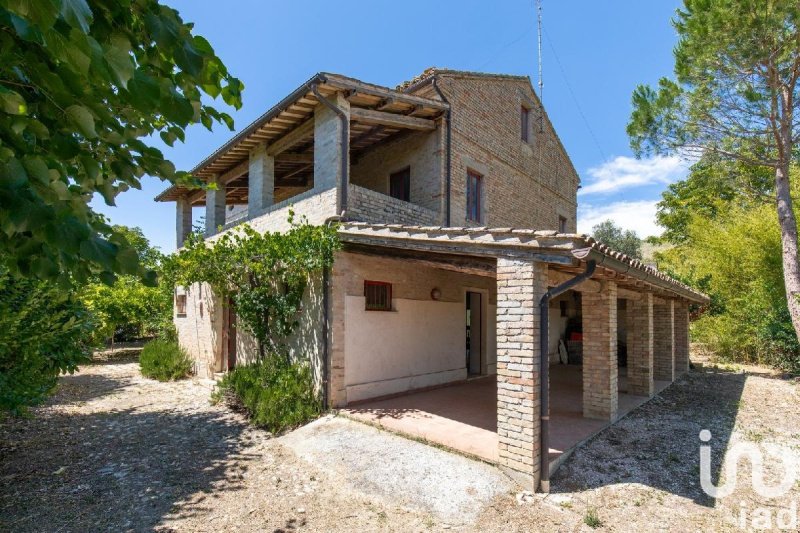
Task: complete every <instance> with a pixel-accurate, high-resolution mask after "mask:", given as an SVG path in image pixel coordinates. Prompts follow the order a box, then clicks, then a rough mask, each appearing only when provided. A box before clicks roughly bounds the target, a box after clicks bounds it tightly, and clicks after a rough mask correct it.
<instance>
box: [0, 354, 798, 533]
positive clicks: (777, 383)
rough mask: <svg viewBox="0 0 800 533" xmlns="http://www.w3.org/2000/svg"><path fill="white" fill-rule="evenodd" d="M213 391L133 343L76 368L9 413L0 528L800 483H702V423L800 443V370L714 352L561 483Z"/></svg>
mask: <svg viewBox="0 0 800 533" xmlns="http://www.w3.org/2000/svg"><path fill="white" fill-rule="evenodd" d="M209 394H210V386H209V385H208V383H205V382H202V381H198V380H186V381H182V382H177V383H166V384H164V383H158V382H154V381H150V380H147V379H144V378H142V377H141V376H140V374H139V372H138V367H137V365H136V363H135V362H133V361H125V360H122V361H119V360H114V359H110V360H109V361H107V362H105V363H101V364H94V365H90V366H87V367H84V368H82V369H81V371H80V373H78V374H76V375H74V376H65V377H63V378H62V379H61V381H60V386H59V389H58V391H57V393H56V395H55V396H54V397H53V398H52V399H51V400H50V401H49V402H48V404H47V405H45V406H42V407H40V408H37V409H35V410H34V411H33V416H32V417H30V418H26V419H11V420H5V421H2V422H0V531H15V532H17V531H20V532H25V531H76V532H77V531H80V532H85V531H153V530H155V531H234V530H235V531H237V532H244V531H296V530H297V531H350V530H356V531H376V530H380V531H428V530H436V531H438V530H462V531H591V528H590V527H589V526H588V525H586V524H585V523H584V519H585V518H586V517H587V515H589V514H592V513H594V514H596V515H597V518H598V520H599V523H600V525H599V526H598V527H599V528H600V529H602V530H608V531H630V530H636V529H639V530H642V531H659V530H663V531H666V530H670V531H696V530H737V527H738V526H737V522H736V521H737V520H738V519H739V517H740V513H741V510H742V509H745V510H746V511H748V512H750V511H752V510H753V509H754V508H755V507H757V506H764V505H768V506H769V508H770V509H772V510H773V511H777V510H779V509H782V508H785V507H787V506H789V505H790V504H791V502H793V501H797V500H798V497H799V496H800V489H799V488H798V486H795V488H794V490H792V491H791V492H790V493H789V494H788V495H786V496H784V497H782V498H781V499H778V500H772V501H764V500H763V499H761V498H760V497H758V496H756V495H755V494H753V493H752V490H750V488H749V484H747V483H744V482H743V480H745V479H747V476H745V475H740V483H739V489H738V490H737V492H736V493H734V494H733V495H732V496H729V497H728V498H725V499H722V500H719V501H716V502H715V501H712V500H710V499H708V498H707V497H706V496H705V495H704V494H703V493H702V491H700V490H699V484H698V464H699V461H698V445H699V444H700V442H699V440H698V433H699V431H700V429H709V430H711V432H712V434H713V439H712V441H711V444H712V449H713V451H714V454H713V455H714V457H715V458H716V466H717V467H718V465H719V457H720V456H721V453H720V452H721V451H722V450H723V449H724V448H725V446H726V445H727V444H729V443H733V442H739V441H748V442H753V443H757V444H759V445H763V444H779V445H783V446H789V447H791V448H793V449H795V450H797V449H799V448H800V429H798V428H800V404H799V403H798V401H797V400H798V397H797V396H798V388H797V383H796V382H794V381H791V380H787V379H782V378H780V377H779V376H776V375H774V374H772V373H769V372H767V371H764V370H763V369H758V368H746V369H741V368H733V369H732V368H726V369H719V368H713V367H708V366H706V367H701V368H698V369H697V370H696V371H694V372H692V373H691V374H690V375H688V376H687V377H684V378H682V379H681V380H679V381H678V382H677V383H676V384H675V385H674V386H672V387H670V388H669V389H667V390H666V391H665V392H663V393H662V394H661V395H660V396H659V397H657V398H656V399H654V400H653V401H651V402H649V403H648V404H646V405H645V406H643V407H642V408H640V409H638V410H637V411H635V412H634V413H632V414H631V415H629V416H628V417H626V418H625V419H623V420H622V421H620V422H619V423H617V424H615V425H614V426H612V427H611V428H609V429H608V430H606V431H604V432H603V433H601V434H600V435H598V436H597V437H596V438H595V439H593V440H592V441H590V442H589V443H587V444H586V445H585V446H584V447H583V448H581V449H580V450H578V451H577V452H576V453H575V454H574V455H573V456H572V457H571V458H570V459H569V460H568V461H567V462H566V463H565V465H564V466H563V467H562V468H561V469H560V470H559V471H558V472H557V473H556V475H555V476H554V479H553V481H552V494H550V495H548V496H542V495H533V496H529V495H523V494H522V493H521V492H520V489H519V488H517V487H514V486H513V484H511V483H510V482H509V481H507V480H505V479H504V478H503V477H502V476H501V475H500V474H499V473H498V472H497V471H496V470H495V469H493V468H492V467H489V466H487V465H484V464H481V463H477V462H473V461H471V460H468V459H464V458H462V457H460V456H454V455H450V454H448V453H445V452H443V451H441V450H438V449H434V448H430V447H427V446H424V445H422V444H420V443H417V442H412V441H407V440H404V439H402V438H400V437H396V436H392V435H387V434H385V433H383V432H380V431H378V430H376V429H374V428H372V427H369V426H361V425H359V424H357V423H354V422H350V421H344V420H342V419H333V420H330V419H323V420H322V421H320V422H317V423H315V424H312V425H310V426H307V427H306V428H302V429H300V430H298V431H296V432H294V433H293V434H289V435H286V436H284V437H281V438H277V439H274V438H271V436H270V435H269V434H267V433H266V432H263V431H260V430H256V429H252V428H250V427H248V425H247V424H246V423H245V421H244V420H243V419H242V418H241V417H240V416H239V415H237V414H235V413H231V412H229V411H228V410H226V409H225V408H223V407H217V406H212V405H210V404H209V402H208V398H209ZM743 474H744V473H743ZM772 474H774V472H773V471H770V475H772ZM769 479H771V478H770V477H768V480H769ZM506 483H507V484H506ZM520 501H522V503H520ZM595 525H597V524H595ZM750 525H751V524H750V523H748V526H750ZM794 529H797V528H796V527H795V528H794Z"/></svg>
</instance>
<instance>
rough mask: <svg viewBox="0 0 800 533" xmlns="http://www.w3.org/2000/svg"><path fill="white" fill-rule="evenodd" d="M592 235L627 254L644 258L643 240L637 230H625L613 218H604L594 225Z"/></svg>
mask: <svg viewBox="0 0 800 533" xmlns="http://www.w3.org/2000/svg"><path fill="white" fill-rule="evenodd" d="M592 237H594V239H595V240H597V241H600V242H602V243H603V244H605V245H608V246H610V247H611V248H613V249H614V250H616V251H618V252H622V253H624V254H625V255H628V256H630V257H635V258H636V259H641V258H642V240H641V239H640V238H639V236H638V235H636V232H635V231H631V230H623V229H622V228H621V227H619V226H617V225H616V224H614V221H613V220H604V221H603V222H601V223H600V224H597V225H596V226H594V227H592Z"/></svg>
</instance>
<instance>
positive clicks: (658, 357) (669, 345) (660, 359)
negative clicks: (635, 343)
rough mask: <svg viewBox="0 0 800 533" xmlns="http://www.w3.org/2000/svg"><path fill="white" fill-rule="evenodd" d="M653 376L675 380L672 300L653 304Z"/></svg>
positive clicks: (663, 379) (661, 379)
mask: <svg viewBox="0 0 800 533" xmlns="http://www.w3.org/2000/svg"><path fill="white" fill-rule="evenodd" d="M653 351H654V352H653V378H654V379H656V380H660V381H674V380H675V329H674V301H673V300H666V301H665V303H658V304H653Z"/></svg>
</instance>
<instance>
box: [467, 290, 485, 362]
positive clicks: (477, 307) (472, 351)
mask: <svg viewBox="0 0 800 533" xmlns="http://www.w3.org/2000/svg"><path fill="white" fill-rule="evenodd" d="M481 297H482V295H481V293H479V292H467V298H466V300H467V354H466V355H467V374H468V375H470V376H476V375H480V374H481V370H482V366H483V353H482V352H483V350H482V346H483V316H482V309H483V305H482V304H483V301H482V299H481Z"/></svg>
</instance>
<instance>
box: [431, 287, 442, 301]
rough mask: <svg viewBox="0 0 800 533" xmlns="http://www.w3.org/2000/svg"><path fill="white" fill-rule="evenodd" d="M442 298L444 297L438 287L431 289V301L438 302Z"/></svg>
mask: <svg viewBox="0 0 800 533" xmlns="http://www.w3.org/2000/svg"><path fill="white" fill-rule="evenodd" d="M441 297H442V291H440V290H439V288H438V287H434V288H432V289H431V300H438V299H439V298H441Z"/></svg>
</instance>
